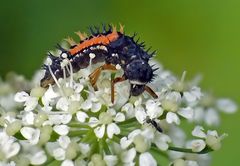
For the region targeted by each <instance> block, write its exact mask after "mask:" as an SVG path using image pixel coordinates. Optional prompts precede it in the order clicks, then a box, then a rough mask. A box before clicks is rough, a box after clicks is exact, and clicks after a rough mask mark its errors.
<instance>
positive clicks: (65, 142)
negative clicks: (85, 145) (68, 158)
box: [57, 136, 71, 149]
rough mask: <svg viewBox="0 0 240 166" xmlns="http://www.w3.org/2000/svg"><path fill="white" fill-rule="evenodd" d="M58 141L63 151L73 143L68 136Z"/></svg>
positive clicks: (61, 137)
mask: <svg viewBox="0 0 240 166" xmlns="http://www.w3.org/2000/svg"><path fill="white" fill-rule="evenodd" d="M57 141H58V143H59V145H60V146H61V147H62V148H63V149H66V148H67V147H68V145H69V143H70V142H71V140H70V138H69V137H68V136H60V137H59V138H58V140H57Z"/></svg>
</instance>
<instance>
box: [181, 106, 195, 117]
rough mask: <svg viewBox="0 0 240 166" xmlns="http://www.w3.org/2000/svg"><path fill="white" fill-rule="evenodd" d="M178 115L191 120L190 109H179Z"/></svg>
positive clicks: (191, 110) (191, 112)
mask: <svg viewBox="0 0 240 166" xmlns="http://www.w3.org/2000/svg"><path fill="white" fill-rule="evenodd" d="M178 114H179V115H181V116H182V117H184V118H186V119H192V118H193V115H194V114H193V109H192V108H191V107H186V108H181V109H180V110H179V111H178Z"/></svg>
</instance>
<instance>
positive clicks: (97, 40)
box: [69, 31, 118, 55]
mask: <svg viewBox="0 0 240 166" xmlns="http://www.w3.org/2000/svg"><path fill="white" fill-rule="evenodd" d="M117 38H118V33H117V32H116V31H114V32H112V33H110V34H108V35H106V36H103V35H100V36H98V37H93V38H91V39H90V40H86V41H84V42H82V43H81V44H78V45H77V46H75V47H74V48H72V49H70V50H69V52H70V54H71V55H74V54H76V53H78V52H80V51H82V50H84V49H85V48H87V47H90V46H92V45H96V44H103V45H108V44H109V43H110V42H112V41H114V40H116V39H117Z"/></svg>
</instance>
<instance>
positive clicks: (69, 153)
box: [66, 143, 77, 160]
mask: <svg viewBox="0 0 240 166" xmlns="http://www.w3.org/2000/svg"><path fill="white" fill-rule="evenodd" d="M76 156H77V146H76V144H74V143H70V144H69V145H68V147H67V149H66V158H67V159H69V160H72V159H74V158H75V157H76Z"/></svg>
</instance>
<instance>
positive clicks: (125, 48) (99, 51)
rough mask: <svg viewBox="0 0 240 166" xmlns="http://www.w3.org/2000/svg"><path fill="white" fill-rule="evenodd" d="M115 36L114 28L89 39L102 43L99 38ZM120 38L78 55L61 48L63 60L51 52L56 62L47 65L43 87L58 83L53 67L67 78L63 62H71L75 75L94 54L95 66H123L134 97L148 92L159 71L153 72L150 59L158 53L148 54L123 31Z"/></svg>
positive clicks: (59, 76)
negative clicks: (99, 64)
mask: <svg viewBox="0 0 240 166" xmlns="http://www.w3.org/2000/svg"><path fill="white" fill-rule="evenodd" d="M111 33H113V32H112V29H111V28H110V29H109V30H108V31H107V32H103V33H96V32H92V34H93V35H92V36H91V37H89V38H87V39H85V40H90V39H91V38H93V37H95V38H96V40H98V37H99V36H104V35H105V36H107V35H108V34H111ZM117 35H118V37H117V39H116V40H114V41H111V42H109V43H108V44H105V45H104V44H101V43H100V44H99V43H98V44H95V45H89V46H88V47H86V48H85V49H83V50H80V51H79V52H77V53H76V54H74V55H71V54H70V52H69V50H66V49H64V48H62V47H61V46H60V45H58V49H59V50H60V51H61V54H60V56H59V57H55V56H53V55H51V54H50V53H49V55H48V57H49V58H50V59H51V60H52V63H51V65H50V66H48V65H44V69H45V70H46V72H45V76H44V78H43V79H42V80H41V86H42V87H47V86H48V85H49V84H54V80H53V79H52V76H51V74H50V70H49V68H50V69H51V70H52V73H53V74H54V75H55V77H56V78H57V79H58V78H61V77H63V69H62V67H61V63H62V62H63V60H64V59H66V60H67V61H68V62H70V63H71V65H72V68H73V72H77V71H79V70H80V69H83V68H86V67H88V66H89V63H90V56H91V54H92V55H94V58H93V59H92V61H91V62H92V64H96V63H99V62H105V63H106V64H112V65H114V66H116V65H120V66H121V68H122V69H123V71H124V77H125V78H126V79H128V80H129V82H130V84H131V90H130V94H131V95H133V96H138V95H140V94H141V93H142V92H143V91H144V87H145V85H146V84H147V83H149V82H151V81H152V80H153V78H154V74H153V72H154V71H155V70H157V68H155V69H152V66H150V65H149V59H150V58H151V57H152V55H153V54H155V52H153V53H151V54H149V53H148V51H145V50H144V45H143V43H141V44H138V43H137V42H135V41H134V36H135V35H134V36H127V35H125V34H123V33H121V32H117ZM99 38H100V37H99ZM80 44H81V42H80ZM74 47H75V46H74V45H73V46H71V48H74ZM66 76H69V73H68V72H66Z"/></svg>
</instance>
